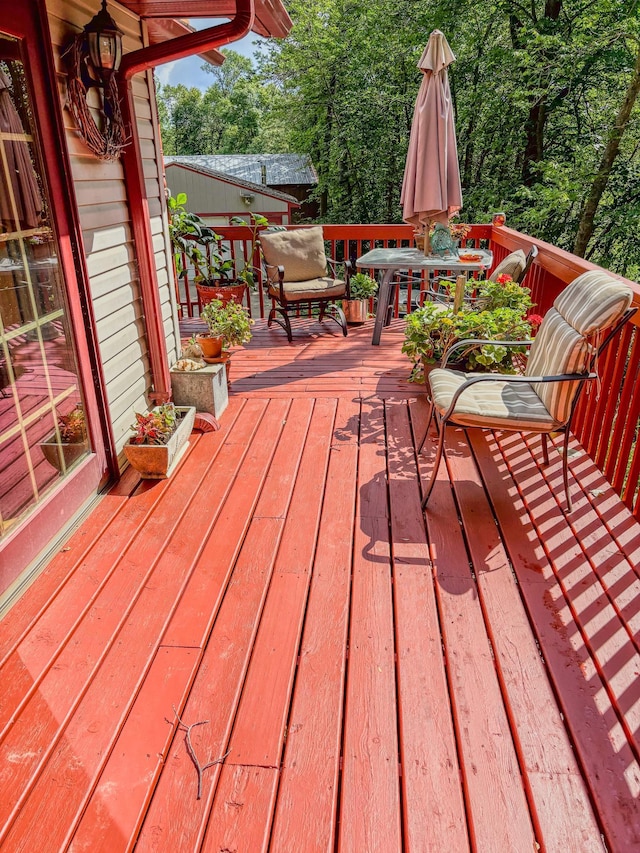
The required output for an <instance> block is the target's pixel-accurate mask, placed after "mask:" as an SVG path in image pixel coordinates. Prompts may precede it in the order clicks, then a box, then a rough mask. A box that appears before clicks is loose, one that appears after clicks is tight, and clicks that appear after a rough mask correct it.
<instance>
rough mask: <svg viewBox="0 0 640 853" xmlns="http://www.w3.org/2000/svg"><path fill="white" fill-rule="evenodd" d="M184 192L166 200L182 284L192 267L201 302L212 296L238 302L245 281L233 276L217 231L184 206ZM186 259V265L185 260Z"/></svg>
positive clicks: (231, 265) (177, 270)
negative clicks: (238, 280) (239, 280)
mask: <svg viewBox="0 0 640 853" xmlns="http://www.w3.org/2000/svg"><path fill="white" fill-rule="evenodd" d="M186 203H187V195H186V193H179V194H178V195H177V196H176V197H175V198H173V197H170V198H169V199H168V201H167V204H168V207H169V235H170V237H171V244H172V246H173V252H174V261H175V267H176V275H177V276H178V278H181V277H184V278H185V284H186V279H187V276H188V273H189V267H190V266H191V267H193V269H194V270H195V277H194V281H195V285H196V291H197V293H198V300H199V302H200V305H206V304H207V302H210V301H211V300H212V299H222V301H223V302H226V301H229V300H236V301H238V302H241V301H242V299H243V298H244V294H245V292H246V285H245V283H244V282H240V283H238V282H236V281H235V280H234V277H233V269H234V267H233V261H232V260H231V259H230V258H228V257H225V255H226V249H225V248H224V247H223V246H222V244H221V240H222V238H221V237H220V235H219V234H216V232H215V231H214V230H213V229H212V228H209V227H208V226H207V225H205V223H204V221H203V220H202V219H201V218H200V217H199V216H198V215H197V213H191V212H190V211H188V210H187V209H186V207H185V205H186ZM185 259H186V260H187V262H188V263H187V264H186V265H185V263H184V260H185Z"/></svg>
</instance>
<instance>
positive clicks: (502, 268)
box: [489, 249, 527, 281]
mask: <svg viewBox="0 0 640 853" xmlns="http://www.w3.org/2000/svg"><path fill="white" fill-rule="evenodd" d="M526 263H527V258H526V256H525V253H524V252H523V251H522V249H517V250H516V251H515V252H511V254H510V255H507V257H506V258H504V259H503V260H501V261H500V263H499V264H498V266H497V267H496V268H495V269H494V270H493V271H492V273H491V275H490V276H489V280H490V281H497V280H498V276H499V275H510V276H511V278H512V279H513V280H514V281H520V277H521V276H522V274H523V272H524V268H525V265H526Z"/></svg>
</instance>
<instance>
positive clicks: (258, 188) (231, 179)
mask: <svg viewBox="0 0 640 853" xmlns="http://www.w3.org/2000/svg"><path fill="white" fill-rule="evenodd" d="M194 159H197V157H165V158H164V165H165V168H166V167H167V166H180V167H182V168H183V169H191V170H192V171H194V172H198V173H199V174H201V175H207V176H208V177H210V178H217V179H218V180H221V181H226V182H227V183H230V184H234V185H236V186H238V187H243V188H244V189H247V190H250V191H252V192H254V193H262V194H263V195H267V196H270V197H271V198H279V199H280V200H281V201H286V202H287V203H288V204H294V205H295V206H296V207H299V206H300V202H299V201H298V199H297V198H294V196H292V195H288V194H287V193H283V192H281V191H280V190H274V189H273V188H272V187H270V186H269V185H268V184H256V183H254V182H253V181H245V180H243V179H242V178H236V176H235V175H231V174H229V172H221V171H220V170H218V169H209V168H208V167H207V166H203V165H202V164H201V163H185V162H183V161H184V160H194ZM167 183H169V180H168V181H167ZM169 189H171V185H170V183H169Z"/></svg>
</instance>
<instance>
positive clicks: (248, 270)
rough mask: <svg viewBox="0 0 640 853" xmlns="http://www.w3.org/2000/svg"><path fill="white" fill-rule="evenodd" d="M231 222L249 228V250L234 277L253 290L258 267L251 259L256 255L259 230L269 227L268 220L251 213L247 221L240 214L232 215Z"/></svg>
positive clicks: (258, 214)
mask: <svg viewBox="0 0 640 853" xmlns="http://www.w3.org/2000/svg"><path fill="white" fill-rule="evenodd" d="M231 222H232V224H233V225H243V226H244V227H245V228H250V229H251V244H250V246H249V252H248V255H247V258H246V260H245V265H244V267H243V268H242V269H241V270H240V271H239V272H237V273H236V279H237V280H238V281H243V282H244V283H245V284H246V285H247V286H248V287H250V288H251V289H252V290H255V289H256V287H257V284H258V269H257V268H256V267H255V266H254V264H253V259H254V258H255V257H256V252H257V251H258V246H259V244H260V230H261V229H262V228H268V227H269V220H268V219H267V217H266V216H263V215H262V214H261V213H251V214H249V222H247V220H246V219H243V218H242V217H241V216H234V217H232V219H231Z"/></svg>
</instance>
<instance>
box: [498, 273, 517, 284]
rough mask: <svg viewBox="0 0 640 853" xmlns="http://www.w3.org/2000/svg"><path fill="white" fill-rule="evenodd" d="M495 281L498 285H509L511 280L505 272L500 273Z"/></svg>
mask: <svg viewBox="0 0 640 853" xmlns="http://www.w3.org/2000/svg"><path fill="white" fill-rule="evenodd" d="M496 281H497V282H498V284H511V282H512V281H513V278H512V277H511V276H510V275H507V273H506V272H503V273H500V275H499V276H498V278H497V279H496Z"/></svg>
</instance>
